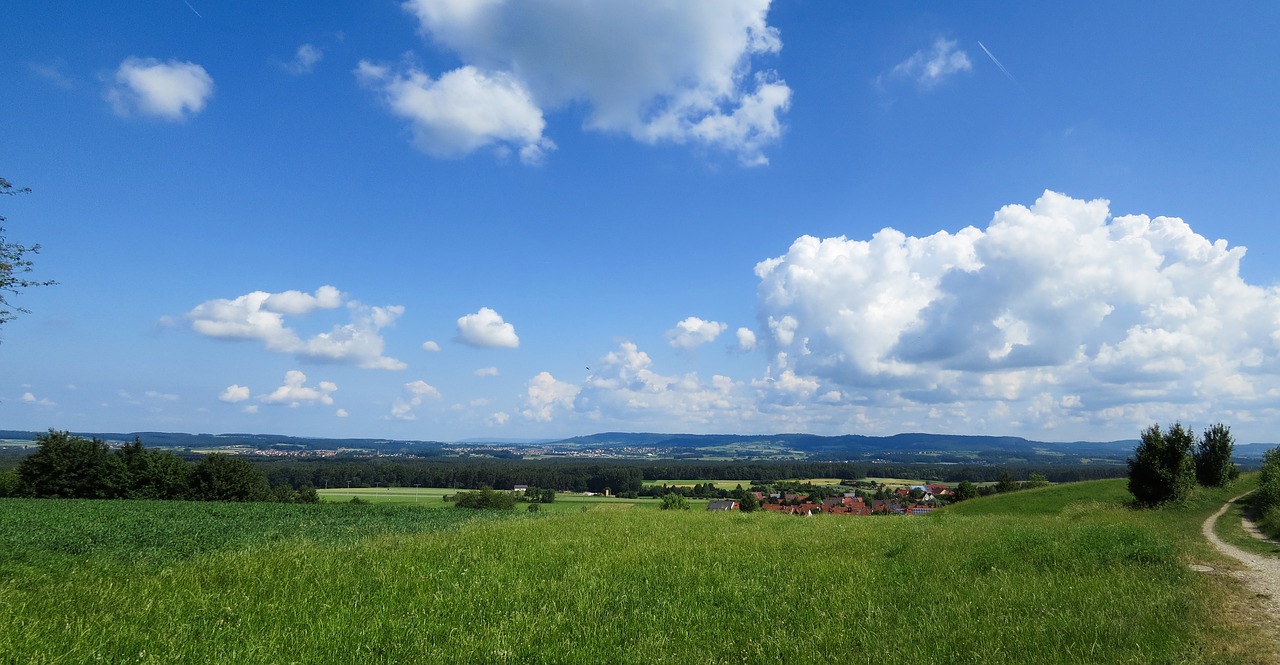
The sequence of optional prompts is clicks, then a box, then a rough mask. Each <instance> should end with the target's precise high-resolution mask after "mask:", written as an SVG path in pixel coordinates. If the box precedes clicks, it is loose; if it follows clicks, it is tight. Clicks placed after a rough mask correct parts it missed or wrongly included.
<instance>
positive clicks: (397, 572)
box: [0, 481, 1276, 663]
mask: <svg viewBox="0 0 1280 665" xmlns="http://www.w3.org/2000/svg"><path fill="white" fill-rule="evenodd" d="M1117 488H1118V489H1117ZM382 491H383V492H387V490H382ZM394 491H395V490H392V492H394ZM1233 491H1234V490H1231V489H1229V490H1225V491H1222V492H1210V491H1204V492H1202V493H1201V494H1200V495H1198V497H1197V499H1196V500H1194V501H1193V502H1191V503H1190V504H1189V505H1187V506H1185V507H1183V508H1179V509H1174V510H1168V511H1164V510H1162V511H1134V510H1130V509H1128V508H1126V507H1124V506H1123V505H1122V504H1123V501H1124V500H1125V499H1126V498H1127V497H1125V496H1122V494H1121V493H1122V492H1123V481H1101V482H1094V483H1079V484H1073V485H1059V486H1054V487H1049V488H1043V489H1038V490H1029V491H1025V492H1018V493H1013V494H1007V495H1001V496H996V497H990V498H984V499H975V500H973V501H971V502H966V503H964V504H959V505H957V506H955V507H952V508H948V509H946V510H944V511H941V512H940V513H938V514H935V515H932V516H929V517H900V516H892V517H867V518H849V517H844V516H817V517H810V518H796V517H787V516H781V515H773V514H764V513H753V514H736V513H734V514H727V513H707V512H705V511H701V510H696V509H695V510H692V511H688V512H684V511H676V512H668V511H659V510H639V509H626V510H608V509H604V507H605V506H608V505H618V506H625V505H627V504H632V505H636V504H638V502H636V501H634V500H627V501H620V502H618V503H616V504H608V503H603V502H598V503H596V504H594V506H593V505H589V504H585V503H584V504H579V505H577V506H574V505H573V504H572V503H570V502H567V501H563V500H562V499H560V498H559V497H558V498H557V501H556V503H554V504H550V506H571V507H572V508H573V509H571V510H563V511H556V512H549V513H548V512H542V513H538V514H529V513H527V512H525V511H524V510H522V509H521V508H522V507H521V506H518V507H517V510H515V511H511V512H507V513H504V514H494V513H478V512H474V511H469V510H462V509H450V510H439V509H428V508H426V507H425V506H414V505H408V504H389V503H388V504H377V503H370V504H367V505H350V504H335V503H321V504H317V505H279V504H258V505H253V504H202V503H176V502H175V503H165V502H141V501H138V502H130V501H116V502H94V501H53V500H45V501H37V500H17V499H5V500H0V626H3V627H4V628H3V629H0V662H37V663H43V662H88V661H105V662H142V663H170V662H236V663H279V662H326V663H393V662H394V663H404V662H427V663H435V662H439V663H457V662H512V663H517V662H518V663H604V662H608V663H671V662H679V663H730V662H732V663H743V662H746V663H766V662H795V663H823V662H847V663H949V662H954V663H974V662H982V663H1027V662H1044V663H1119V662H1134V663H1181V662H1186V663H1266V662H1276V661H1275V660H1274V658H1275V656H1276V654H1275V653H1272V652H1269V651H1267V646H1266V643H1265V642H1264V641H1263V640H1262V638H1261V637H1260V635H1259V634H1258V633H1257V631H1256V630H1255V629H1254V628H1252V627H1251V626H1250V624H1249V619H1248V617H1247V616H1241V615H1240V614H1239V613H1238V612H1232V611H1229V609H1230V608H1233V607H1237V605H1234V604H1233V603H1237V604H1238V602H1239V599H1240V597H1241V595H1240V594H1241V592H1240V591H1239V589H1238V588H1237V587H1236V586H1235V582H1234V580H1232V579H1231V578H1229V577H1227V576H1222V575H1204V574H1200V573H1195V572H1192V571H1191V570H1190V569H1189V567H1188V563H1190V562H1193V561H1208V562H1212V563H1214V565H1223V562H1222V561H1221V560H1219V559H1217V558H1216V555H1215V554H1214V553H1213V552H1212V551H1211V550H1209V549H1208V547H1207V546H1206V545H1204V544H1203V542H1202V539H1201V538H1199V537H1198V533H1199V521H1200V520H1202V519H1203V517H1204V516H1206V515H1207V514H1209V513H1211V512H1212V511H1213V510H1216V508H1217V507H1218V506H1220V505H1221V502H1222V501H1223V500H1225V499H1226V498H1229V497H1230V496H1234V494H1233V493H1232V492H1233ZM1235 493H1238V492H1235ZM411 498H418V499H420V500H422V501H426V498H425V497H411ZM441 503H443V502H441ZM583 507H587V508H589V509H588V510H585V511H584V510H582V508H583ZM104 524H105V525H108V526H103V525H104Z"/></svg>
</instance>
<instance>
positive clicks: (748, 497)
mask: <svg viewBox="0 0 1280 665" xmlns="http://www.w3.org/2000/svg"><path fill="white" fill-rule="evenodd" d="M731 495H732V496H733V499H734V501H737V502H738V510H741V511H742V512H744V513H752V512H755V511H756V509H758V508H759V507H760V502H759V501H757V500H756V495H755V494H752V493H751V492H748V491H747V490H744V489H742V485H738V488H737V489H735V490H733V492H732V493H731Z"/></svg>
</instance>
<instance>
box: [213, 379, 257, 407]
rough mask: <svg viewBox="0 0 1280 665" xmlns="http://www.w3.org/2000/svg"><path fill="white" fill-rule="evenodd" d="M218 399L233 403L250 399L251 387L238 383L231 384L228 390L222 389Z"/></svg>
mask: <svg viewBox="0 0 1280 665" xmlns="http://www.w3.org/2000/svg"><path fill="white" fill-rule="evenodd" d="M218 399H220V400H222V401H223V402H229V403H231V404H235V403H237V402H243V401H245V400H247V399H249V387H248V386H241V385H236V384H232V385H229V386H227V389H226V390H224V391H222V394H221V395H218Z"/></svg>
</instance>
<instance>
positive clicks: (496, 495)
mask: <svg viewBox="0 0 1280 665" xmlns="http://www.w3.org/2000/svg"><path fill="white" fill-rule="evenodd" d="M453 500H454V503H455V506H456V507H457V508H473V509H477V510H483V509H490V510H511V509H512V508H515V506H516V496H515V494H513V493H511V492H495V491H493V490H491V489H482V490H476V491H474V492H458V493H457V494H455V495H453Z"/></svg>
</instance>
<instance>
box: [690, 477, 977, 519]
mask: <svg viewBox="0 0 1280 665" xmlns="http://www.w3.org/2000/svg"><path fill="white" fill-rule="evenodd" d="M912 490H920V493H918V494H916V496H917V497H919V498H917V499H915V500H912ZM751 494H752V495H754V496H755V499H756V501H757V502H759V503H760V508H761V509H763V510H767V511H770V512H775V513H782V514H784V515H801V516H809V515H815V514H822V513H827V514H831V515H876V514H882V515H887V514H895V513H896V514H898V515H926V514H928V513H931V512H933V511H934V510H935V509H936V508H937V505H938V500H937V499H938V497H943V498H945V497H947V496H950V495H951V494H952V490H951V488H949V487H947V486H946V485H943V484H941V483H934V484H930V485H914V486H912V487H903V488H899V489H896V490H894V492H893V495H894V497H895V498H893V499H883V500H882V499H873V500H872V501H871V502H870V503H868V502H867V501H866V500H865V499H863V498H862V497H860V496H858V495H857V494H855V493H853V492H846V493H845V494H844V495H842V496H833V497H827V498H825V499H822V500H821V501H819V502H815V501H811V500H809V497H801V496H800V495H798V494H770V495H768V496H766V495H765V494H764V493H763V492H752V493H751ZM738 509H739V506H738V502H737V501H732V500H724V501H711V502H710V503H708V504H707V510H708V511H725V510H738Z"/></svg>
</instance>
